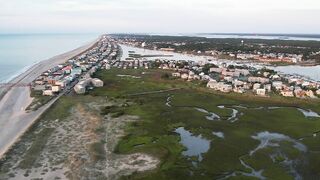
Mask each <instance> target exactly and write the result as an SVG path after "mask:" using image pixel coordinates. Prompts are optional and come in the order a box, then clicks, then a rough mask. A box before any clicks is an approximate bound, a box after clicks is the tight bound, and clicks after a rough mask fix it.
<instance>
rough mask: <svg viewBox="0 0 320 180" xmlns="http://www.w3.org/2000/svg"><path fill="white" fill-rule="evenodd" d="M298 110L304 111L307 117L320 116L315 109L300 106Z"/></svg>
mask: <svg viewBox="0 0 320 180" xmlns="http://www.w3.org/2000/svg"><path fill="white" fill-rule="evenodd" d="M298 110H299V111H300V112H302V113H303V115H304V116H305V117H320V115H319V114H318V113H316V112H314V111H312V110H310V109H309V110H304V109H300V108H298Z"/></svg>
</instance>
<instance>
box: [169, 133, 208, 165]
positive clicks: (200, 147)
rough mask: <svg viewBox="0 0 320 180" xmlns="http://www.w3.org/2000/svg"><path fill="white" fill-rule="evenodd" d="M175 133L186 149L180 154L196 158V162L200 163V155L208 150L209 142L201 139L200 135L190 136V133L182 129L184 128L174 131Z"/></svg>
mask: <svg viewBox="0 0 320 180" xmlns="http://www.w3.org/2000/svg"><path fill="white" fill-rule="evenodd" d="M175 132H176V133H178V134H180V137H181V141H180V143H181V144H183V145H184V146H185V147H186V148H187V150H186V151H183V152H182V154H183V155H185V156H189V157H192V156H197V157H198V160H199V161H202V159H203V158H202V154H203V153H206V152H207V151H208V150H209V149H210V141H209V140H207V139H205V138H203V137H202V136H201V135H199V136H194V135H192V133H190V132H189V131H187V130H186V129H184V127H180V128H178V129H176V130H175Z"/></svg>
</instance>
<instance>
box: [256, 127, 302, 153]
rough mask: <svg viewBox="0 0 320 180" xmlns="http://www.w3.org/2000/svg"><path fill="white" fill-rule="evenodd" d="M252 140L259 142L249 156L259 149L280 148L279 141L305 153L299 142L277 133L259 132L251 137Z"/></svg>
mask: <svg viewBox="0 0 320 180" xmlns="http://www.w3.org/2000/svg"><path fill="white" fill-rule="evenodd" d="M252 138H253V139H256V140H259V141H260V144H259V145H258V146H257V147H256V148H255V149H254V150H252V151H251V152H250V155H251V156H252V155H253V154H254V153H255V152H257V151H258V150H260V149H263V148H266V147H280V144H279V143H280V142H281V141H288V142H291V143H293V147H294V148H296V149H298V150H299V151H301V152H307V147H306V146H305V145H304V144H302V143H300V142H299V141H297V140H295V139H292V138H290V137H289V136H286V135H283V134H279V133H270V132H268V131H265V132H260V133H258V134H257V135H255V136H252Z"/></svg>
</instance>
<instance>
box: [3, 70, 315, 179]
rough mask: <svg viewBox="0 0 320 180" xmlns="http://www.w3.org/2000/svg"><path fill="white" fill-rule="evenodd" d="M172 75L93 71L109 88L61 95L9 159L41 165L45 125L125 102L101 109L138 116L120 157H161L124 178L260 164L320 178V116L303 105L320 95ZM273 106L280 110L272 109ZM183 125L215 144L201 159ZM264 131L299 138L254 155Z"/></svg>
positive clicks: (237, 173)
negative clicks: (82, 109) (86, 108)
mask: <svg viewBox="0 0 320 180" xmlns="http://www.w3.org/2000/svg"><path fill="white" fill-rule="evenodd" d="M170 73H171V72H170V71H164V70H157V69H151V70H141V69H137V70H132V69H128V70H122V69H111V70H108V71H99V72H97V73H96V74H95V77H97V78H100V79H102V80H103V81H104V83H105V86H104V87H102V88H96V89H94V90H92V91H90V92H89V93H88V94H87V95H85V96H63V97H62V98H60V99H59V100H58V101H57V102H56V103H55V104H54V105H53V107H51V108H50V110H49V111H48V112H46V113H45V114H44V115H43V116H42V117H41V118H40V119H41V120H40V121H38V122H37V123H36V124H35V125H34V128H32V129H30V130H29V131H28V133H26V135H24V137H23V138H22V140H21V143H18V144H17V145H16V147H14V148H13V151H12V152H11V153H10V154H11V155H10V154H9V155H8V159H7V160H4V162H10V158H15V157H18V156H19V157H20V156H21V161H20V160H19V161H18V162H19V164H18V167H19V168H21V169H30V168H31V167H34V166H37V164H36V163H35V162H37V161H36V160H37V158H39V156H40V154H41V152H42V150H43V149H45V148H46V147H47V146H48V143H47V140H48V138H50V137H51V136H52V129H51V128H47V127H45V128H43V127H42V126H44V124H47V122H52V121H54V123H56V124H59V123H63V121H66V119H68V117H69V116H70V110H71V109H72V108H73V107H75V106H76V105H79V104H87V103H91V102H95V101H98V100H99V99H108V100H111V101H119V102H121V103H119V104H121V105H120V106H115V105H109V106H105V107H103V108H102V109H101V116H105V115H110V116H111V117H112V118H118V117H121V116H123V115H134V116H138V117H139V119H140V120H138V121H130V122H128V123H127V125H126V127H125V136H124V137H123V138H122V139H121V140H120V142H119V143H118V144H117V146H116V147H115V149H114V152H115V153H117V154H122V155H123V154H127V155H128V154H132V153H146V154H149V155H152V156H154V157H157V158H158V159H160V160H161V163H160V164H159V165H158V168H157V169H155V170H153V171H148V172H144V173H134V174H132V175H130V176H124V177H122V179H152V180H154V179H219V178H224V177H227V179H257V177H251V176H252V175H253V174H250V173H253V172H259V171H260V170H263V171H261V176H263V177H265V178H267V179H281V180H285V179H294V177H297V176H298V175H300V176H302V177H303V178H304V179H316V178H317V177H319V176H320V143H319V142H320V134H317V136H314V134H315V133H316V132H318V131H320V118H307V117H305V116H304V115H303V114H302V113H301V112H300V111H298V110H297V107H299V108H303V109H311V110H313V111H315V112H318V113H320V104H319V101H318V100H305V99H296V98H284V97H280V96H277V95H273V96H272V97H271V98H263V97H256V96H254V95H252V94H244V95H239V94H234V93H230V94H224V93H219V92H215V91H212V90H210V89H208V88H205V83H202V82H200V81H196V82H186V81H183V80H180V79H174V78H172V77H168V76H166V74H170ZM119 75H121V76H119ZM123 75H125V76H123ZM163 90H170V91H165V92H162V91H163ZM106 97H107V98H106ZM221 106H224V107H225V108H221ZM275 106H276V107H279V106H281V107H282V108H275V109H268V108H267V107H275ZM196 108H197V109H198V110H197V109H196ZM199 109H203V110H205V112H202V111H199ZM234 110H237V111H238V113H237V114H236V118H237V121H234V122H233V121H231V120H230V118H233V119H234V120H236V119H235V118H234V117H232V113H233V111H234ZM206 112H208V113H215V114H216V115H218V116H219V117H220V119H219V120H208V119H207V116H208V115H209V114H208V113H206ZM84 120H85V119H84ZM55 121H57V122H55ZM180 127H184V129H185V130H187V131H188V132H190V133H192V135H193V136H194V137H201V138H203V139H206V140H208V141H209V142H210V148H209V150H208V151H207V152H205V153H203V154H201V157H202V160H199V158H198V157H197V156H190V157H188V156H184V155H183V153H184V152H185V151H186V150H188V149H187V148H186V146H185V145H184V144H182V143H181V141H182V138H181V137H180V135H179V134H178V133H176V132H175V130H176V129H177V128H180ZM106 131H112V129H106V128H105V127H104V126H101V127H98V128H96V129H95V130H94V134H96V135H97V136H99V137H100V136H103V135H104V134H105V132H106ZM213 132H220V133H223V135H224V137H223V138H221V137H217V136H216V135H215V134H213ZM261 132H270V133H279V134H283V135H285V136H286V137H289V138H292V139H293V140H295V141H293V140H292V141H279V142H276V141H272V143H274V144H273V146H267V147H265V148H262V149H259V150H257V151H256V152H255V153H254V154H250V152H252V151H253V150H255V149H256V148H257V147H258V146H259V145H260V141H258V140H256V139H254V138H253V137H252V136H256V135H257V134H258V133H261ZM30 140H32V141H30ZM23 142H29V143H23ZM295 142H299V143H301V144H303V145H305V146H306V147H307V151H306V152H301V151H299V150H298V149H297V148H296V146H295V145H296V144H294V143H295ZM105 145H106V146H108V140H106V141H104V140H101V141H99V140H98V141H94V142H93V143H91V144H89V145H88V149H89V151H90V156H91V158H92V159H94V161H95V163H97V164H99V163H101V162H103V161H105V160H106V159H108V156H107V155H106V152H105V151H104V146H105ZM61 148H63V147H61ZM288 163H291V164H289V165H292V167H293V168H291V167H290V166H289V165H288ZM9 164H10V163H9ZM7 169H8V168H7V166H6V163H4V165H2V163H1V162H0V179H1V173H4V174H5V173H7V172H8V170H7ZM293 170H294V171H293ZM227 175H232V176H227Z"/></svg>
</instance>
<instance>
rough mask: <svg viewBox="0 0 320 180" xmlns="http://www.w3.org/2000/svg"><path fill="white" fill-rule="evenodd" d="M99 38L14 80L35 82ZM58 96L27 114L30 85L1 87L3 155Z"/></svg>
mask: <svg viewBox="0 0 320 180" xmlns="http://www.w3.org/2000/svg"><path fill="white" fill-rule="evenodd" d="M98 41H99V39H96V40H94V41H93V42H90V43H88V44H86V45H84V46H81V47H79V48H77V49H74V50H72V51H69V52H67V53H64V54H61V55H58V56H55V57H52V58H50V59H48V60H44V61H41V62H39V63H37V64H35V65H34V66H32V67H31V68H30V69H28V70H27V71H26V72H24V73H22V74H21V75H19V76H17V77H16V78H14V79H13V80H12V81H10V83H13V84H15V83H19V84H28V83H31V82H32V81H33V80H34V79H36V78H37V77H38V76H39V75H41V74H42V73H43V72H45V71H46V70H48V69H50V68H53V67H54V66H56V65H58V64H61V63H64V62H66V61H67V60H68V59H70V58H72V57H74V56H76V55H78V54H81V53H82V52H84V51H86V50H87V49H90V48H91V47H92V46H93V45H94V44H95V43H96V42H98ZM58 98H59V96H58V97H56V98H54V99H53V100H52V101H50V102H49V103H48V104H46V105H44V106H43V107H41V108H39V109H38V110H37V111H32V112H29V113H27V112H26V111H25V109H26V108H27V107H28V106H29V104H30V103H31V102H32V98H31V97H30V88H29V87H6V88H2V89H0V158H2V157H3V156H4V154H5V153H6V152H7V151H8V150H9V149H10V148H11V147H12V145H13V144H14V143H15V142H16V141H17V140H18V139H19V138H20V137H21V136H22V135H23V134H24V133H25V132H26V131H27V130H28V128H29V127H31V125H32V124H33V123H34V122H35V121H36V120H37V119H38V118H39V117H40V116H41V114H42V113H43V112H45V111H46V110H47V109H48V108H49V107H50V106H51V105H52V104H53V103H54V102H55V101H56V100H57V99H58Z"/></svg>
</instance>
